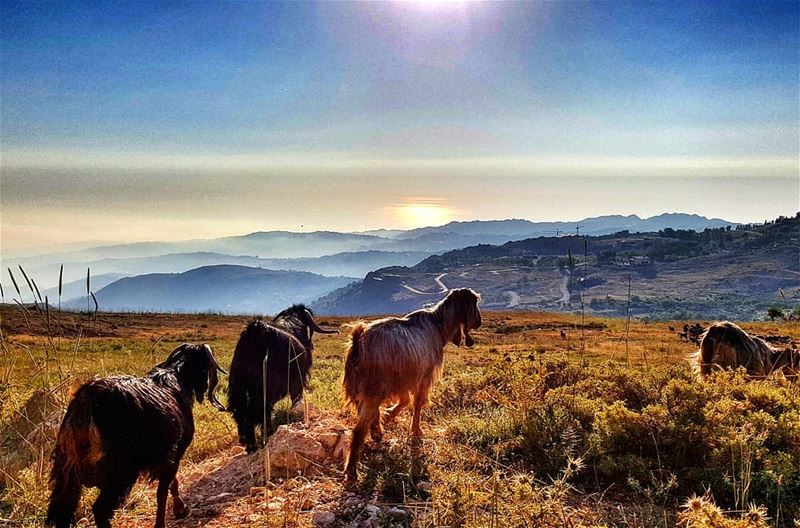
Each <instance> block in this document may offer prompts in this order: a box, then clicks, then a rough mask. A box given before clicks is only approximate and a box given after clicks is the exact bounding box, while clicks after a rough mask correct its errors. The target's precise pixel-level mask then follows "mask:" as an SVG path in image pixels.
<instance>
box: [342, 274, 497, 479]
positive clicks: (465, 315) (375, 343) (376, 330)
mask: <svg viewBox="0 0 800 528" xmlns="http://www.w3.org/2000/svg"><path fill="white" fill-rule="evenodd" d="M479 300H480V296H479V295H478V294H477V293H475V292H474V291H472V290H470V289H468V288H460V289H456V290H452V291H450V293H448V295H447V297H445V298H444V299H443V300H442V301H440V302H439V303H438V304H436V305H435V306H433V307H432V308H428V309H422V310H417V311H415V312H412V313H410V314H408V315H406V316H404V317H388V318H386V319H380V320H377V321H373V322H371V323H364V322H358V323H355V324H353V325H352V327H351V328H352V330H351V337H350V346H349V349H348V351H347V357H346V359H345V370H344V393H345V398H346V402H347V404H348V405H349V406H351V407H353V408H355V409H357V410H358V424H357V425H356V427H355V429H354V430H353V440H352V443H351V445H350V456H349V457H348V460H347V466H346V470H345V471H346V473H347V477H348V479H351V480H352V479H355V477H356V466H357V464H358V456H359V452H360V449H361V446H362V444H363V443H364V439H365V437H366V433H367V429H368V428H369V430H370V433H371V436H372V438H373V440H376V441H378V440H380V438H381V436H382V434H383V429H382V425H381V420H380V406H381V404H383V403H385V402H388V401H396V402H397V403H396V404H395V405H394V406H392V407H391V408H390V409H388V413H387V417H388V418H393V417H395V416H397V414H398V413H399V412H400V411H401V410H402V409H403V408H404V407H406V406H407V405H408V404H409V403H410V402H411V400H412V399H413V400H414V418H413V421H412V432H413V434H414V435H416V436H421V435H422V430H421V429H420V426H419V421H420V411H421V409H422V407H423V406H425V405H426V404H427V403H428V394H429V392H430V390H431V387H432V386H433V384H434V383H435V382H436V380H437V379H438V378H439V374H440V372H441V369H442V360H443V358H444V346H445V345H446V344H447V342H448V341H451V342H452V343H453V344H455V345H457V346H460V345H461V342H462V334H463V337H464V338H465V339H466V345H467V346H472V345H473V344H474V341H473V340H472V337H471V336H470V334H469V331H470V330H472V329H475V328H478V327H480V325H481V314H480V311H479V310H478V301H479Z"/></svg>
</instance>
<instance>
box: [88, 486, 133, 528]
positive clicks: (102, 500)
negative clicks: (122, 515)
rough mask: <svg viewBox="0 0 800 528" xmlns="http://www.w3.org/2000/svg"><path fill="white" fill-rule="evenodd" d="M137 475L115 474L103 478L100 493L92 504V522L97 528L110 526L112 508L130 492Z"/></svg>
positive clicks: (109, 527)
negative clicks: (111, 476)
mask: <svg viewBox="0 0 800 528" xmlns="http://www.w3.org/2000/svg"><path fill="white" fill-rule="evenodd" d="M136 477H137V475H115V476H114V477H113V478H108V479H104V481H103V483H102V484H100V485H99V486H98V487H99V488H100V495H98V497H97V500H95V501H94V504H92V513H93V514H94V523H95V524H96V525H97V528H111V517H113V516H114V510H116V509H117V508H119V507H120V506H121V505H122V502H123V501H124V500H125V497H127V496H128V493H130V491H131V488H132V487H133V485H134V483H135V482H136Z"/></svg>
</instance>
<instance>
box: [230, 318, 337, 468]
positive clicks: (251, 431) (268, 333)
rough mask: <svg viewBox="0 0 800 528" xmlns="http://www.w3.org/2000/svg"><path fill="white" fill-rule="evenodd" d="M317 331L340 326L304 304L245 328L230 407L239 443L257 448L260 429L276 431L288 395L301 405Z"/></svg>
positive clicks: (236, 355)
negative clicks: (322, 322) (327, 323)
mask: <svg viewBox="0 0 800 528" xmlns="http://www.w3.org/2000/svg"><path fill="white" fill-rule="evenodd" d="M314 332H319V333H323V334H332V333H336V332H337V330H325V329H323V328H320V327H319V326H318V325H317V323H316V322H315V321H314V317H313V316H312V314H311V311H310V310H308V309H307V308H306V307H305V306H303V305H295V306H292V307H291V308H288V309H286V310H284V311H282V312H281V313H279V314H278V315H276V316H275V318H274V319H273V320H272V322H269V323H266V322H264V321H262V320H254V321H251V322H250V323H248V324H247V326H246V327H245V329H244V331H242V334H241V336H240V337H239V341H238V343H236V350H235V351H234V353H233V361H232V363H231V373H230V377H229V379H228V410H229V411H230V412H231V413H232V414H233V419H234V420H235V421H236V427H237V430H238V436H239V442H240V443H241V444H242V445H244V446H245V448H246V450H247V452H248V453H252V452H253V451H255V450H256V449H257V445H256V427H260V428H261V429H262V437H263V438H266V437H267V436H269V435H270V434H271V433H272V408H273V407H274V405H275V404H276V403H277V402H279V401H280V400H282V399H283V398H285V397H286V396H287V394H288V395H289V396H290V397H291V399H292V404H293V405H294V404H296V403H298V402H299V401H300V398H301V397H302V396H303V391H304V389H306V388H307V387H308V381H309V373H310V369H311V364H312V361H313V354H312V352H313V349H314V344H313V342H312V337H313V335H314ZM265 358H267V367H266V368H267V371H266V376H265V373H264V359H265ZM265 377H266V380H265V379H264V378H265ZM265 383H266V384H267V385H268V389H267V397H266V399H265V398H264V390H263V388H264V384H265Z"/></svg>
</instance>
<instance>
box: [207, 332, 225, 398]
mask: <svg viewBox="0 0 800 528" xmlns="http://www.w3.org/2000/svg"><path fill="white" fill-rule="evenodd" d="M203 350H204V351H205V353H206V357H207V358H208V362H209V363H211V366H212V367H213V368H210V369H208V401H209V402H210V403H211V405H213V406H214V407H216V408H217V409H218V410H220V411H223V412H224V411H226V409H225V406H224V405H222V404H221V403H220V402H219V400H217V397H216V395H215V394H214V391H215V390H216V388H217V384H218V383H219V378H217V370H219V371H220V372H222V373H223V374H225V371H224V370H222V368H220V366H219V364H218V363H217V360H216V358H215V357H214V354H213V353H212V352H211V347H210V346H208V345H207V344H203Z"/></svg>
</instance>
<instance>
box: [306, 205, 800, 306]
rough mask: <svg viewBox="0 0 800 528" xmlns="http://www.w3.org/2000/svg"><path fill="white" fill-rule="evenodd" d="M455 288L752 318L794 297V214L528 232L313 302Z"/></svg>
mask: <svg viewBox="0 0 800 528" xmlns="http://www.w3.org/2000/svg"><path fill="white" fill-rule="evenodd" d="M720 227H722V226H720ZM584 241H585V242H586V245H584ZM584 253H585V256H586V258H584ZM629 280H630V283H631V292H632V295H631V298H630V300H629V299H628V298H627V291H628V281H629ZM455 287H471V288H474V289H476V290H478V291H479V292H480V293H481V294H482V296H483V306H484V307H485V308H486V309H495V310H505V309H527V310H555V311H567V312H576V311H579V310H580V306H581V300H583V305H584V310H585V311H586V312H587V313H596V314H603V315H612V316H623V315H624V314H625V313H626V311H627V308H628V303H629V302H630V308H631V311H632V312H633V313H634V314H635V315H638V316H647V317H656V318H687V317H688V318H692V317H696V318H702V319H715V318H733V319H751V318H759V317H763V316H764V315H765V313H766V308H767V307H768V306H771V305H779V306H785V307H787V308H790V309H794V308H795V307H796V306H798V305H800V216H797V217H795V218H791V219H785V218H784V219H779V220H778V221H776V222H774V223H770V224H766V225H763V226H761V225H760V226H751V227H748V228H746V229H730V230H726V229H724V228H718V229H716V230H713V231H705V232H703V233H694V232H688V231H676V230H665V231H663V232H662V233H646V234H629V233H625V234H617V235H603V236H594V237H577V236H574V235H573V236H566V237H563V236H562V237H537V238H530V239H525V240H521V241H513V242H507V243H505V244H503V245H478V246H472V247H468V248H464V249H460V250H455V251H450V252H447V253H444V254H441V255H433V256H431V257H429V258H427V259H426V260H424V261H422V262H420V263H419V264H417V265H415V266H411V267H403V266H392V267H387V268H383V269H379V270H376V271H374V272H372V273H370V274H368V275H367V276H366V277H365V278H364V280H362V281H359V282H356V283H352V284H350V285H348V286H345V287H343V288H342V289H339V290H336V291H334V292H332V293H330V294H328V295H326V296H324V297H322V298H321V299H318V300H317V301H316V302H315V303H314V304H313V307H314V308H315V309H316V310H317V311H319V312H321V313H327V314H339V315H368V314H386V313H403V312H407V311H410V310H414V309H417V308H420V307H421V306H424V305H426V304H428V303H432V302H436V301H438V300H439V299H441V298H442V296H443V295H444V293H445V292H446V291H447V289H449V288H455ZM779 292H782V293H783V295H782V296H780V294H779Z"/></svg>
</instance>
